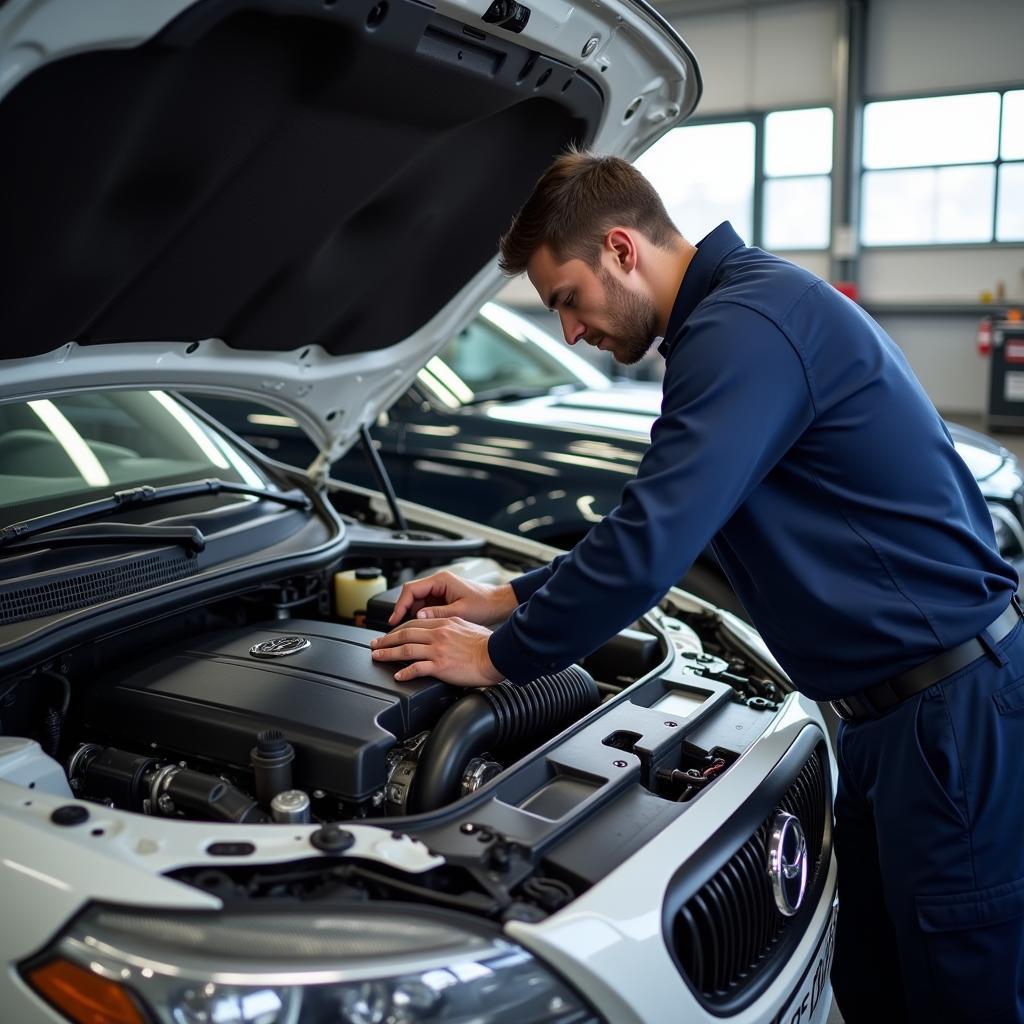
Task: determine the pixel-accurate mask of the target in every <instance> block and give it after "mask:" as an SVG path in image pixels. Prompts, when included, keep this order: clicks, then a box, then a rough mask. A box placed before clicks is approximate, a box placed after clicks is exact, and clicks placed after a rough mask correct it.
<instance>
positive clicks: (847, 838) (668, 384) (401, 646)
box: [373, 151, 1024, 1024]
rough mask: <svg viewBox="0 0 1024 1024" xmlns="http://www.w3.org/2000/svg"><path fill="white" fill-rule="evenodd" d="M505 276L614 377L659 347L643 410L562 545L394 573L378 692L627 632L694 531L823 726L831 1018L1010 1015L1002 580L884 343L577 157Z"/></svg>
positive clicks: (1016, 708)
mask: <svg viewBox="0 0 1024 1024" xmlns="http://www.w3.org/2000/svg"><path fill="white" fill-rule="evenodd" d="M501 267H502V269H503V270H504V271H505V272H506V273H507V274H518V273H521V272H522V271H523V270H525V271H526V272H527V274H528V275H529V278H530V281H531V282H532V284H533V285H534V287H535V288H536V289H537V292H538V293H539V294H540V296H541V298H542V299H543V300H544V302H545V303H546V305H548V306H549V307H551V308H552V309H553V310H555V311H557V313H558V315H559V318H560V320H561V326H562V330H563V332H564V334H565V339H566V341H567V342H568V343H569V344H570V345H574V344H576V343H577V342H579V341H580V340H583V341H585V342H587V343H588V344H591V345H595V346H597V347H598V348H600V349H602V350H605V351H610V352H612V353H613V354H614V356H615V357H616V358H617V359H618V360H620V361H621V362H623V363H633V362H636V361H637V360H638V359H639V358H641V356H643V355H644V353H645V352H646V351H647V350H648V348H649V347H650V346H651V345H652V344H653V343H654V342H655V341H656V340H657V339H658V337H659V336H660V337H661V338H662V339H663V340H662V341H661V343H660V346H659V351H660V353H661V355H662V356H663V357H664V359H665V377H664V397H663V404H662V412H661V415H660V417H659V418H658V420H657V421H656V422H655V424H654V426H653V429H652V432H651V445H650V448H649V450H648V451H647V453H646V455H645V457H644V459H643V461H642V463H641V465H640V467H639V470H638V472H637V475H636V478H635V479H634V480H632V481H630V482H629V483H628V484H627V485H626V487H625V488H624V490H623V494H622V499H621V502H620V504H619V506H618V507H617V508H616V509H615V510H614V511H613V512H611V513H610V514H609V515H608V516H606V517H605V518H604V519H603V520H602V521H601V522H600V523H598V524H596V525H595V526H594V527H593V528H592V529H591V530H590V532H589V533H588V534H587V536H586V537H585V538H584V539H583V540H582V541H580V542H579V543H578V544H577V545H576V547H575V548H574V549H573V550H572V551H571V552H569V553H568V554H565V555H562V556H560V557H558V558H556V559H555V560H554V561H553V562H552V563H551V565H549V566H546V567H544V568H542V569H538V570H535V571H533V572H529V573H526V574H525V575H523V576H520V577H519V578H518V579H516V580H514V581H513V582H512V583H511V584H506V585H502V586H494V587H490V586H484V585H478V584H474V583H470V582H467V581H464V580H461V579H459V578H457V577H455V576H451V575H450V574H445V573H441V574H437V575H435V576H432V577H429V578H427V579H425V580H421V581H415V582H412V583H408V584H406V585H405V587H404V588H403V591H402V594H401V597H400V599H399V601H398V603H397V605H396V607H395V612H394V615H393V617H392V620H391V623H392V625H395V624H399V623H401V624H400V625H398V626H397V628H395V629H394V630H393V631H392V632H391V633H389V634H388V635H387V636H384V637H382V638H378V639H376V640H375V641H374V644H373V647H374V650H373V657H374V658H375V659H377V660H380V661H388V660H401V661H408V662H410V664H408V665H407V666H406V667H404V668H402V669H401V670H400V671H398V672H397V673H396V675H395V678H396V679H399V680H409V679H414V678H416V677H417V676H420V675H430V676H435V677H437V678H440V679H443V680H446V681H448V682H451V683H457V684H463V685H480V684H481V682H483V683H496V682H499V681H501V680H503V679H506V680H508V681H510V682H511V683H523V682H526V681H528V680H530V679H532V678H534V677H536V676H538V675H540V674H543V673H548V672H552V671H555V670H557V669H561V668H563V667H565V666H566V665H568V664H569V663H571V662H573V661H575V660H579V659H580V658H582V657H584V656H586V655H587V654H588V653H590V652H591V651H593V650H595V649H596V648H597V647H599V646H600V645H601V644H602V643H603V642H604V641H606V640H607V639H608V638H609V637H611V636H613V635H614V634H615V633H616V632H617V631H618V630H620V629H621V628H623V627H625V626H628V625H629V624H631V623H632V622H634V621H635V620H636V619H637V618H638V617H639V616H640V615H642V614H643V613H644V612H646V611H647V610H648V609H649V608H651V607H652V606H653V605H654V604H655V603H656V602H657V601H658V600H659V599H660V598H661V597H662V596H663V595H664V593H665V591H666V590H667V589H668V588H669V587H670V586H672V585H673V584H674V583H675V582H676V581H677V580H678V579H680V578H681V577H682V576H683V575H684V574H685V572H686V570H687V569H688V567H689V566H690V565H691V563H692V562H693V561H694V559H695V558H696V556H697V555H698V553H699V552H700V551H701V550H702V549H703V548H704V547H705V545H706V544H708V543H709V542H710V543H711V545H712V548H713V550H714V552H715V554H716V556H717V557H718V559H719V561H720V563H721V565H722V567H723V569H724V570H725V572H726V573H727V575H728V577H729V579H730V581H731V582H732V585H733V587H734V588H735V590H736V592H737V594H738V595H739V597H740V599H741V600H742V602H743V605H744V607H745V608H746V609H747V611H748V613H749V615H750V617H751V619H752V620H753V622H754V623H755V625H756V626H757V628H758V629H759V630H760V632H761V634H762V636H763V637H764V639H765V641H766V642H767V644H768V646H769V648H770V649H771V650H772V652H773V653H774V655H775V656H776V657H777V658H778V660H779V662H780V663H781V664H782V666H783V667H784V668H785V669H786V671H787V672H788V673H789V675H790V677H791V678H792V680H793V682H794V684H795V685H796V687H797V688H798V689H799V690H800V691H801V692H802V693H804V694H806V695H807V696H809V697H811V698H813V699H815V700H820V701H831V702H832V703H833V706H834V707H835V708H836V709H837V711H838V712H839V714H840V716H841V717H842V718H843V719H844V721H843V722H842V723H841V725H840V731H839V739H838V763H839V788H838V793H837V795H836V801H835V815H836V833H835V836H836V851H837V858H838V864H839V891H840V893H841V908H840V914H839V925H838V929H839V930H838V936H837V942H836V953H835V962H834V967H833V985H834V990H835V993H836V998H837V1002H838V1004H839V1007H840V1009H841V1011H842V1013H843V1016H844V1017H845V1019H846V1021H847V1024H859V1022H862V1021H866V1022H871V1024H878V1022H879V1021H895V1020H900V1019H912V1020H921V1021H925V1020H927V1021H929V1022H933V1024H934V1022H938V1021H942V1022H952V1021H960V1020H967V1019H971V1020H983V1021H986V1022H987V1024H994V1022H997V1021H999V1022H1002V1021H1021V1020H1024V987H1022V982H1024V975H1022V968H1024V958H1022V954H1024V927H1022V923H1024V827H1022V824H1024V823H1022V820H1021V819H1022V812H1021V808H1022V799H1024V631H1022V630H1021V628H1020V613H1019V609H1018V605H1017V599H1016V597H1015V596H1014V595H1015V591H1016V587H1017V577H1016V573H1015V572H1014V570H1013V569H1012V568H1011V567H1010V566H1008V565H1007V564H1006V563H1005V562H1003V561H1002V559H1001V558H1000V557H999V555H998V554H997V551H996V545H995V538H994V536H993V531H992V525H991V521H990V518H989V514H988V511H987V508H986V505H985V501H984V499H983V498H982V496H981V494H980V492H979V490H978V487H977V485H976V484H975V482H974V479H973V477H972V476H971V473H970V472H969V470H968V469H967V466H966V465H965V464H964V463H963V461H962V460H961V459H960V458H959V456H958V455H957V454H956V451H955V450H954V448H953V444H952V442H951V440H950V437H949V433H948V432H947V430H946V428H945V425H944V423H943V421H942V419H941V418H940V417H939V415H938V413H937V412H936V410H935V408H934V407H933V406H932V404H931V402H930V401H929V400H928V398H927V397H926V395H925V393H924V391H923V389H922V388H921V386H920V384H919V382H918V381H917V380H916V378H915V377H914V374H913V373H912V371H911V370H910V368H909V366H908V365H907V363H906V361H905V359H904V358H903V356H902V354H901V353H900V351H899V349H898V348H897V347H896V345H895V344H894V343H893V342H892V340H891V339H890V338H889V337H888V336H887V335H886V334H885V332H884V331H883V330H882V329H881V328H880V327H879V325H878V324H876V323H875V322H874V321H873V320H872V319H871V318H870V317H869V316H868V315H867V314H866V313H865V312H864V311H863V310H862V309H861V308H859V307H858V306H857V305H855V304H854V303H852V302H850V301H849V300H848V299H846V298H845V297H843V296H842V295H840V294H839V292H837V291H836V290H835V289H833V288H832V287H831V286H830V285H828V284H827V283H825V282H824V281H822V280H821V279H819V278H817V277H815V276H814V275H813V274H811V273H808V272H807V271H806V270H802V269H800V268H798V267H795V266H793V265H792V264H790V263H787V262H786V261H785V260H782V259H779V258H777V257H775V256H772V255H770V254H768V253H765V252H763V251H761V250H760V249H755V248H750V247H748V246H746V245H744V244H743V242H742V241H741V239H740V238H739V236H738V235H737V234H736V233H735V231H734V230H733V229H732V227H731V226H730V225H729V224H728V223H725V224H722V225H720V226H719V227H718V228H716V229H715V230H714V231H712V232H711V233H710V234H709V235H708V236H707V237H706V238H704V239H703V240H702V241H701V242H700V243H699V244H698V245H697V246H696V247H694V246H693V245H691V244H690V243H689V242H687V241H686V239H685V238H683V236H682V235H681V234H680V233H679V232H678V231H677V229H676V228H675V226H674V225H673V223H672V221H671V220H670V219H669V217H668V214H667V213H666V211H665V208H664V206H663V205H662V203H661V201H660V199H659V198H658V196H657V194H656V192H655V191H654V189H653V188H652V186H651V185H650V184H649V183H648V182H647V181H646V180H645V179H644V178H643V177H642V175H641V174H640V173H639V172H638V171H636V170H635V169H634V168H633V167H631V166H630V165H629V164H627V163H625V162H624V161H621V160H618V159H615V158H603V157H597V156H594V155H592V154H589V153H586V152H580V151H571V152H569V153H567V154H565V155H563V156H561V157H559V158H558V159H557V160H556V161H555V162H554V164H553V165H552V166H551V167H550V168H549V169H548V170H547V171H546V172H545V173H544V175H543V176H542V177H541V179H540V181H539V182H538V183H537V185H536V187H535V190H534V192H533V194H532V195H531V196H530V198H529V199H528V201H527V202H526V204H525V206H524V207H523V209H522V210H521V211H520V213H519V215H518V216H517V217H516V219H515V221H514V222H513V224H512V226H511V228H510V230H509V231H508V233H507V234H506V235H505V236H504V237H503V238H502V239H501ZM407 615H413V616H415V617H414V618H412V619H411V620H410V621H408V622H404V621H403V620H404V619H405V618H406V616H407ZM509 616H510V617H509ZM506 619H507V621H504V620H506ZM499 623H503V624H500V625H499ZM491 626H496V627H497V628H495V629H494V631H493V632H491V630H490V629H488V628H486V627H491Z"/></svg>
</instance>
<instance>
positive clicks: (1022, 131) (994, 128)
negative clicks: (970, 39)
mask: <svg viewBox="0 0 1024 1024" xmlns="http://www.w3.org/2000/svg"><path fill="white" fill-rule="evenodd" d="M1018 161H1020V162H1018ZM863 163H864V172H863V176H862V180H861V189H862V201H861V226H860V231H861V241H862V242H863V244H864V245H877V246H889V245H935V244H944V243H945V244H962V243H991V242H1010V241H1019V240H1021V239H1024V214H1022V213H1021V208H1022V206H1024V90H1016V91H1013V92H1006V93H999V92H981V93H971V94H967V95H959V96H934V97H925V98H921V99H908V100H891V101H885V102H879V103H869V104H868V105H867V106H866V107H865V109H864V159H863Z"/></svg>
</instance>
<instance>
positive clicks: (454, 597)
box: [388, 571, 519, 626]
mask: <svg viewBox="0 0 1024 1024" xmlns="http://www.w3.org/2000/svg"><path fill="white" fill-rule="evenodd" d="M518 603H519V602H518V601H517V600H516V595H515V591H514V590H513V589H512V586H511V584H509V583H501V584H498V585H496V586H492V585H491V584H489V583H473V582H472V581H470V580H466V579H463V578H462V577H461V576H456V575H455V573H452V572H447V571H445V572H438V573H435V574H434V575H433V576H427V577H426V578H425V579H422V580H413V581H412V582H411V583H406V584H405V586H404V587H402V593H401V594H399V596H398V600H397V601H396V602H395V610H394V611H393V612H392V613H391V617H390V618H389V619H388V625H390V626H395V625H397V624H398V623H399V622H401V621H402V620H403V619H404V618H406V617H407V616H415V617H416V618H417V619H440V618H450V617H452V616H458V617H459V618H461V619H465V621H466V622H467V623H471V622H475V623H478V624H479V625H481V626H493V625H494V624H495V623H497V622H501V621H503V620H504V619H507V618H508V617H509V615H511V614H512V612H514V611H515V609H516V606H517V605H518Z"/></svg>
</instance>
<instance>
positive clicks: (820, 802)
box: [671, 744, 831, 1005]
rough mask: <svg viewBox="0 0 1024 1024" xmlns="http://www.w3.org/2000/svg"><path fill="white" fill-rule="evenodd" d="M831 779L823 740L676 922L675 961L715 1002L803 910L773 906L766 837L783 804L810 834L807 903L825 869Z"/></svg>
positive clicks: (768, 955)
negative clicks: (793, 912) (789, 913)
mask: <svg viewBox="0 0 1024 1024" xmlns="http://www.w3.org/2000/svg"><path fill="white" fill-rule="evenodd" d="M830 797H831V784H830V778H829V767H828V758H827V754H826V751H825V746H824V744H819V745H818V746H817V747H816V748H815V749H814V751H813V752H812V753H811V755H810V756H809V757H808V758H807V760H806V761H805V762H804V764H803V767H802V768H801V769H800V771H799V774H798V775H797V777H796V778H795V779H794V781H793V782H792V783H791V784H790V785H789V787H788V788H787V789H786V791H785V793H784V795H783V796H782V798H781V799H780V800H779V802H778V803H777V804H776V806H775V807H774V808H773V809H772V812H771V814H769V815H768V816H767V818H765V819H764V820H763V821H762V822H761V824H760V825H759V826H758V827H757V829H756V830H755V831H754V833H753V834H752V835H751V836H750V838H749V839H747V841H746V842H745V843H743V845H742V846H741V847H740V848H739V849H738V850H737V851H736V852H735V853H734V854H733V855H732V856H731V857H730V858H729V860H728V861H727V862H726V863H725V864H724V865H723V866H722V867H721V868H720V869H719V870H718V871H717V872H716V873H715V874H714V875H713V876H712V877H711V878H710V879H708V881H706V882H705V883H704V884H703V885H702V886H701V887H700V889H698V890H697V892H696V893H694V894H693V895H692V896H691V897H690V898H689V899H688V900H686V902H685V903H684V904H683V905H682V907H681V908H680V909H679V911H678V912H677V913H676V915H675V919H674V921H673V923H672V933H671V943H672V950H673V952H674V953H675V956H676V960H677V963H678V964H679V967H680V969H681V970H682V971H683V973H684V974H685V976H686V977H687V979H689V981H690V984H691V985H692V986H693V988H694V990H695V991H696V992H697V993H698V994H699V995H700V996H702V997H703V999H704V1000H705V1001H706V1002H707V1003H709V1004H712V1005H715V1004H721V1003H726V1002H731V1001H733V1000H735V999H736V998H737V997H739V996H741V995H742V994H743V993H744V992H746V990H747V989H748V988H749V987H750V986H751V985H752V983H753V982H754V981H755V980H756V979H757V978H759V977H760V976H761V975H762V974H763V973H764V972H765V971H766V970H767V968H768V967H769V966H770V965H771V964H772V963H773V962H775V961H776V959H777V954H780V953H781V951H782V950H783V948H784V947H785V946H786V945H787V944H786V943H785V941H784V940H785V938H786V936H787V935H788V934H790V933H792V932H793V931H794V929H799V928H800V927H801V925H802V919H803V917H804V915H798V916H796V917H785V916H783V914H782V913H781V912H780V911H779V910H778V908H777V907H776V905H775V898H774V896H773V894H772V885H771V880H770V878H769V875H768V869H767V865H768V841H769V833H770V829H771V824H772V821H773V819H774V817H775V815H776V814H777V813H778V812H779V811H785V812H787V813H789V814H792V815H795V816H796V817H797V818H799V819H800V824H801V825H802V826H803V829H804V835H805V837H806V839H807V854H808V864H809V868H808V877H807V895H806V897H805V900H804V905H805V908H806V909H810V905H811V904H812V903H813V902H814V900H813V898H812V897H813V894H814V892H815V891H816V890H817V888H818V885H817V883H818V882H819V881H820V877H821V875H822V868H823V867H824V868H825V869H826V870H827V866H828V865H827V856H826V857H823V854H826V855H827V854H828V852H829V847H828V844H827V842H826V838H827V836H828V835H830V830H831V806H830Z"/></svg>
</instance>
